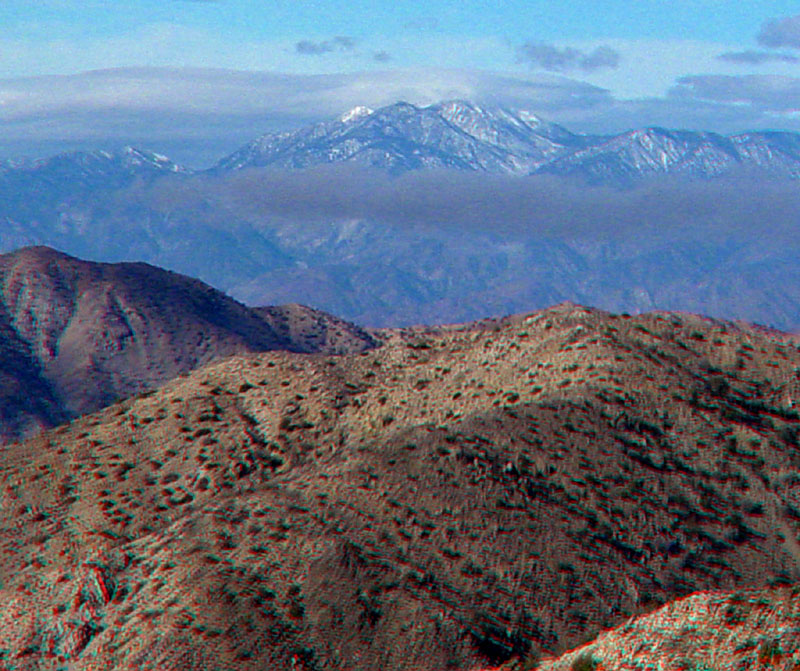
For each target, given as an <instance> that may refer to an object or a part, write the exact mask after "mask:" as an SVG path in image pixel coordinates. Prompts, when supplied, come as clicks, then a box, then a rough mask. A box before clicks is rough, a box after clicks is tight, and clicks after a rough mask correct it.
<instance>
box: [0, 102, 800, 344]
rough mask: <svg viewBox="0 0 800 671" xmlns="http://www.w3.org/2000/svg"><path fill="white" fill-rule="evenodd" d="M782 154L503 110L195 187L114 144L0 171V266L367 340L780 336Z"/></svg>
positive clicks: (358, 120) (308, 131) (332, 131)
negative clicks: (196, 290)
mask: <svg viewBox="0 0 800 671" xmlns="http://www.w3.org/2000/svg"><path fill="white" fill-rule="evenodd" d="M797 137H798V136H797V135H795V134H792V133H744V134H739V135H736V136H721V135H718V134H714V133H703V132H695V133H689V132H679V131H672V130H668V129H659V128H650V129H642V130H637V131H631V132H629V133H623V134H619V135H615V136H592V135H583V134H576V133H572V132H570V131H568V130H567V129H565V128H563V127H561V126H558V125H556V124H553V123H550V122H546V121H544V120H542V119H540V118H538V117H536V116H535V115H532V114H529V113H527V112H521V111H519V110H511V109H504V108H491V107H480V106H477V105H474V104H470V103H467V102H450V103H442V104H438V105H434V106H430V107H415V106H413V105H408V104H396V105H391V106H388V107H385V108H381V109H378V110H375V111H374V112H372V113H367V111H365V110H355V111H354V112H352V113H350V114H349V115H344V116H343V117H342V118H341V119H339V120H332V121H328V122H323V123H320V124H317V125H314V126H310V127H307V128H304V129H301V130H298V131H293V132H287V133H275V134H268V135H266V136H263V137H261V138H259V139H257V140H255V141H254V142H252V143H250V144H249V145H247V146H245V147H243V148H242V149H241V150H239V151H238V152H234V153H233V154H231V155H230V156H228V157H226V158H224V159H222V160H221V161H219V162H218V164H217V165H216V166H214V167H213V168H212V169H210V170H205V171H190V170H187V169H185V168H182V167H181V166H178V165H176V164H175V163H173V162H171V161H170V160H169V159H167V158H166V157H163V156H161V155H159V154H153V153H149V152H144V151H137V150H134V149H130V148H128V149H125V150H122V151H120V152H116V153H109V152H84V153H81V152H77V153H72V154H64V155H60V156H56V157H53V158H50V159H42V160H38V161H28V162H22V163H9V164H8V165H6V166H5V168H4V169H3V170H2V171H0V195H2V199H0V218H2V220H3V222H4V223H3V226H2V229H0V250H3V251H12V250H14V249H17V248H20V247H23V246H28V245H47V246H51V247H54V248H56V249H59V250H62V251H64V252H66V253H69V254H72V255H75V256H79V257H81V258H86V259H91V260H94V261H123V260H137V261H146V262H148V263H151V264H154V265H158V266H161V267H164V268H168V269H170V270H173V271H176V272H180V273H184V274H187V275H190V276H192V277H197V278H199V279H201V280H203V281H204V282H207V283H208V284H210V285H212V286H214V287H215V288H217V289H220V290H222V291H225V292H226V293H228V294H229V295H231V296H233V297H234V298H236V299H238V300H240V301H242V302H244V303H246V304H248V305H270V304H272V305H274V304H282V303H298V302H299V303H303V304H306V305H312V306H314V307H316V308H318V309H322V310H325V311H327V312H330V313H332V314H336V315H337V316H339V317H342V318H345V319H349V320H353V321H356V322H357V323H359V324H361V325H369V326H397V325H412V324H418V323H429V324H435V323H442V322H458V321H469V320H474V319H479V318H483V317H485V316H502V315H504V314H509V313H514V312H522V311H525V310H531V309H538V308H544V307H547V306H549V305H553V304H555V303H558V302H561V301H564V300H572V301H575V302H578V303H581V304H588V305H595V306H598V307H601V308H604V309H609V310H616V311H628V312H641V311H647V310H654V309H668V310H684V311H691V312H700V313H703V314H712V315H715V316H720V317H726V318H730V319H745V320H748V321H756V322H760V323H766V324H770V325H773V326H776V327H779V328H783V329H790V330H792V329H796V328H798V327H799V326H800V278H798V275H797V271H796V264H795V262H794V261H795V258H796V256H797V253H798V243H797V236H796V235H795V234H794V231H795V217H794V212H796V210H797V207H798V206H800V203H798V196H797V189H796V182H795V181H794V178H795V177H796V174H797V173H798V171H800V168H799V167H798V166H800V159H798V156H800V154H798V150H797V146H798V140H797ZM559 166H561V167H559ZM764 228H765V229H766V230H767V231H768V234H766V235H764V234H762V233H761V231H762V229H764ZM219 250H223V251H222V253H220V251H219Z"/></svg>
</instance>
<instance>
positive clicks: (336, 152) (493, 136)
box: [212, 100, 800, 183]
mask: <svg viewBox="0 0 800 671" xmlns="http://www.w3.org/2000/svg"><path fill="white" fill-rule="evenodd" d="M341 162H349V163H356V164H360V165H364V166H370V167H375V168H380V169H383V170H388V171H389V172H390V173H392V174H399V173H402V172H407V171H409V170H419V169H431V168H436V169H441V168H447V169H454V170H466V171H475V172H487V173H494V174H507V175H529V174H533V173H549V174H557V175H565V176H571V177H578V178H580V179H582V180H588V181H595V182H598V181H599V182H611V183H629V182H631V180H639V179H642V178H648V177H654V176H656V175H664V174H677V175H687V176H692V177H714V176H718V175H724V174H729V173H731V172H733V171H734V170H740V169H745V170H752V169H755V170H759V171H762V172H767V173H769V174H773V175H783V176H789V177H800V135H797V134H794V133H763V132H762V133H747V134H741V135H737V136H730V137H727V136H724V135H720V134H717V133H712V132H704V131H683V130H670V129H665V128H658V127H649V128H642V129H634V130H630V131H626V132H624V133H619V134H616V135H605V136H595V135H586V134H579V133H572V132H570V131H569V130H567V129H566V128H564V127H562V126H559V125H557V124H555V123H551V122H549V121H546V120H545V119H542V118H541V117H539V116H538V115H536V114H534V113H533V112H531V111H529V110H516V109H511V108H506V107H501V106H498V105H489V104H480V105H479V104H476V103H473V102H470V101H466V100H447V101H443V102H438V103H434V104H431V105H427V106H416V105H413V104H410V103H407V102H397V103H394V104H392V105H388V106H386V107H381V108H379V109H376V110H372V109H370V108H368V107H365V106H363V105H359V106H358V107H354V108H353V109H351V110H350V111H349V112H347V113H345V114H343V115H342V116H340V117H339V118H337V119H334V120H332V121H327V122H321V123H318V124H315V125H313V126H309V127H307V128H303V129H300V130H297V131H294V132H289V133H271V134H267V135H264V136H262V137H260V138H258V139H257V140H255V141H253V142H251V143H250V144H248V145H246V146H245V147H243V148H242V149H240V150H239V151H237V152H235V153H234V154H232V155H230V156H228V157H227V158H225V159H223V160H222V161H220V162H219V163H218V164H217V165H216V166H215V167H214V168H213V169H212V170H213V171H214V172H220V171H227V170H239V169H242V168H248V167H258V166H272V167H276V168H284V169H292V170H293V169H302V168H308V167H311V166H315V165H322V164H326V163H341Z"/></svg>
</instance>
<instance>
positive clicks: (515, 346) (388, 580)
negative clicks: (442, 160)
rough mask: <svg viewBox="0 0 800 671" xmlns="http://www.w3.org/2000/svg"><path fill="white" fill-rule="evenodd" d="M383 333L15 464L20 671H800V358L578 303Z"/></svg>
mask: <svg viewBox="0 0 800 671" xmlns="http://www.w3.org/2000/svg"><path fill="white" fill-rule="evenodd" d="M377 335H378V336H379V337H380V339H381V341H382V343H383V344H382V345H381V346H380V347H379V348H377V349H372V350H367V351H364V352H361V353H358V354H351V355H346V356H332V355H323V354H311V355H308V354H293V353H286V352H266V353H259V354H246V355H241V356H234V357H230V358H226V359H224V360H221V361H218V362H216V363H212V364H211V365H209V366H207V367H205V368H202V369H200V370H196V371H194V372H191V373H189V374H188V375H186V376H184V377H179V378H176V379H174V380H172V381H170V382H168V383H167V384H165V385H164V386H162V387H161V388H159V389H158V390H156V391H154V392H152V393H148V394H145V395H142V396H140V397H138V398H132V399H129V400H127V401H123V402H121V403H117V404H114V405H112V406H110V407H108V408H105V409H104V410H101V411H100V412H98V413H95V414H92V415H87V416H84V417H81V418H78V419H76V420H74V421H73V422H72V423H70V424H68V425H64V426H62V427H59V428H56V429H54V430H51V431H48V432H46V433H44V434H42V435H40V436H38V437H35V438H33V439H31V440H28V441H26V442H23V443H16V444H13V445H10V446H8V447H6V448H5V452H4V455H3V467H2V470H1V471H0V506H2V510H3V511H4V515H3V516H2V517H0V549H1V550H2V551H0V585H2V588H1V589H0V603H2V604H3V608H2V609H0V647H1V648H2V649H0V668H9V669H31V670H33V669H37V670H38V669H71V670H73V669H74V670H79V669H80V670H83V669H86V670H88V669H92V670H93V671H94V670H97V669H109V670H111V669H131V670H133V669H137V670H138V669H159V670H175V671H177V670H192V671H194V670H198V671H199V670H201V669H202V670H206V669H208V670H212V671H213V670H215V669H242V670H246V669H283V668H287V669H291V668H294V669H306V670H312V669H320V670H321V669H348V670H351V669H352V670H354V671H355V670H364V669H369V670H371V669H375V670H378V669H381V670H395V669H397V670H399V669H409V670H410V669H414V670H428V669H430V670H431V671H433V670H437V671H438V670H444V669H460V670H464V671H467V670H474V669H479V668H488V667H499V666H501V665H505V666H506V667H507V668H511V667H512V666H515V667H516V668H528V669H530V668H533V667H534V666H535V663H536V660H537V658H539V657H540V656H542V657H544V658H545V660H544V661H543V662H542V668H545V669H547V668H553V669H572V671H575V670H576V669H579V668H580V667H578V666H576V665H577V664H579V663H580V664H584V663H585V664H589V665H591V666H595V667H596V668H600V667H599V666H597V665H596V664H594V662H593V660H592V659H587V658H581V659H578V657H579V656H580V655H584V654H590V655H593V656H594V658H595V661H597V662H602V665H603V666H602V668H605V669H629V668H631V669H632V668H648V667H646V666H636V664H639V662H638V661H631V660H644V661H646V660H648V659H650V660H654V661H653V663H654V664H655V663H656V661H658V660H660V662H661V666H650V667H649V668H664V669H667V668H669V669H673V668H675V669H677V668H687V669H689V668H692V669H694V668H705V667H701V666H698V665H695V666H691V664H695V662H697V663H698V664H699V662H700V661H703V663H705V664H706V665H707V668H712V669H717V668H724V669H726V670H727V669H734V668H736V669H739V668H741V669H745V668H747V669H750V668H762V667H758V666H754V665H753V664H754V662H753V661H752V660H753V659H754V658H755V659H756V662H755V663H757V664H761V663H762V662H763V663H766V662H767V661H769V662H770V663H773V662H774V664H773V666H771V667H763V668H779V669H788V668H794V667H792V666H790V661H789V660H794V659H795V658H794V657H793V656H792V653H793V652H794V649H795V647H796V643H795V641H796V634H795V633H794V629H793V626H794V625H791V626H789V625H788V624H787V625H786V626H784V624H781V623H790V622H791V620H792V618H793V617H794V613H795V612H796V603H797V600H796V597H795V596H794V595H795V591H794V588H793V586H794V585H796V584H797V582H798V577H799V575H800V564H799V562H800V545H798V540H797V539H798V534H799V533H800V477H798V475H797V469H798V465H800V455H799V454H798V428H800V418H799V417H798V414H797V411H796V409H795V407H794V405H795V403H796V401H797V399H798V396H800V379H798V371H800V352H799V351H798V349H797V347H796V346H795V344H794V343H792V342H790V341H789V339H788V338H784V336H783V335H782V334H780V333H777V332H770V331H765V330H761V329H756V328H751V327H747V326H743V325H736V324H732V323H726V322H718V321H713V320H709V319H704V318H700V317H694V316H689V315H676V314H651V315H643V316H637V317H629V316H624V315H623V316H616V315H610V314H608V313H603V312H599V311H596V310H591V309H586V308H582V307H580V306H575V305H569V304H567V305H561V306H557V307H555V308H552V309H549V310H545V311H542V312H539V313H534V314H531V315H524V316H517V317H512V318H508V319H505V320H499V321H498V320H487V321H484V322H480V323H477V324H470V325H465V326H454V327H442V328H438V329H403V330H395V331H383V332H380V333H379V334H377ZM700 590H702V591H704V592H707V593H706V594H705V595H701V596H698V597H693V598H692V599H693V600H692V599H690V600H689V601H679V602H676V603H672V602H673V601H675V600H676V599H681V598H683V597H686V596H687V595H690V594H692V593H695V592H697V591H700ZM753 590H761V591H760V592H755V591H753ZM759 599H762V600H765V604H761V602H760V601H759ZM665 604H666V606H665ZM731 607H733V610H731V614H730V615H728V611H729V610H730V608H731ZM736 608H738V609H739V610H738V611H737V610H736ZM659 609H661V610H659ZM770 613H774V614H775V616H774V617H772V616H769V614H770ZM647 614H651V615H649V618H650V619H640V620H631V618H632V617H635V616H638V615H647ZM778 615H780V618H778ZM725 618H728V619H729V620H730V627H729V631H733V632H742V633H743V635H742V637H741V643H739V642H738V640H739V639H732V638H725V637H724V636H723V630H722V629H720V626H721V625H719V622H721V621H722V620H724V619H725ZM759 618H760V619H759ZM776 622H777V623H779V625H775V623H776ZM682 623H683V624H682ZM689 625H691V626H689ZM619 627H621V628H619ZM736 627H738V629H737V628H736ZM615 628H616V629H615ZM609 630H610V632H609V633H606V634H602V635H600V637H599V638H597V636H598V633H600V632H607V631H609ZM646 632H652V636H651V635H650V634H648V633H646ZM710 632H717V633H718V635H717V634H714V635H712V633H710ZM745 632H746V636H745V635H744V633H745ZM636 636H638V639H635V637H636ZM715 636H716V637H715ZM648 637H650V638H648ZM659 637H662V638H663V640H664V641H665V642H664V643H663V645H662V644H659V643H658V641H659V640H661V639H660V638H659ZM750 639H752V641H751V642H750V643H747V645H745V644H744V641H745V640H747V641H750ZM634 640H636V641H637V642H636V643H635V644H634ZM670 641H672V642H670ZM674 641H679V644H678V643H674ZM587 642H591V643H590V647H589V648H582V649H581V650H580V651H577V652H572V653H569V654H570V655H571V656H567V657H563V658H561V659H560V660H556V658H557V657H558V656H559V655H561V654H562V653H565V652H567V651H569V650H572V649H574V648H576V646H581V645H583V644H585V643H587ZM770 646H772V647H770ZM673 647H674V648H675V651H674V654H673V652H672V649H673ZM754 656H755V657H754ZM673 660H685V661H686V664H688V666H678V665H676V666H673V665H672V664H673ZM714 660H716V661H714ZM759 660H760V661H759ZM680 663H681V664H683V661H681V662H680ZM791 663H792V664H793V663H794V661H792V662H791ZM676 664H677V662H676ZM715 664H718V665H717V666H715ZM591 666H589V667H586V666H584V667H583V668H591Z"/></svg>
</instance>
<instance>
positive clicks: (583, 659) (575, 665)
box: [570, 652, 597, 671]
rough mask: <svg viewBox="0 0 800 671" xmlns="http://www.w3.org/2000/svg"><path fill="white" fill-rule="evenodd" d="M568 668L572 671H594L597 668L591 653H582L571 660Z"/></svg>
mask: <svg viewBox="0 0 800 671" xmlns="http://www.w3.org/2000/svg"><path fill="white" fill-rule="evenodd" d="M570 668H571V669H572V671H594V670H595V669H596V668H597V662H596V661H595V659H594V657H592V654H591V653H589V652H584V653H583V654H581V655H579V656H578V657H576V658H575V659H574V660H573V662H572V666H571V667H570Z"/></svg>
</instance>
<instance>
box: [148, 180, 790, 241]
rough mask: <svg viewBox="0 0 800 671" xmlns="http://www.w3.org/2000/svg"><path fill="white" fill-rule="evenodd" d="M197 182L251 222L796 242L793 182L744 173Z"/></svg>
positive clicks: (173, 190) (170, 191)
mask: <svg viewBox="0 0 800 671" xmlns="http://www.w3.org/2000/svg"><path fill="white" fill-rule="evenodd" d="M197 179H198V182H197V184H199V185H200V187H199V188H193V189H192V190H191V193H192V194H197V193H204V194H213V195H212V196H211V200H210V201H209V202H214V203H217V204H218V205H221V206H222V210H223V211H229V212H237V213H240V214H242V213H244V214H245V215H246V216H247V217H248V218H249V219H251V221H258V220H264V221H273V220H284V221H290V222H298V221H302V222H304V224H305V223H307V224H309V225H312V224H313V223H314V222H318V223H327V222H331V221H357V220H363V221H370V222H375V223H381V224H388V225H391V226H401V227H406V226H428V227H436V228H442V227H444V228H449V229H457V230H470V231H473V232H476V231H477V232H483V233H486V234H492V235H494V234H497V235H509V236H512V237H517V236H519V235H522V236H523V237H525V238H540V237H550V238H558V239H567V240H578V239H581V240H585V241H590V240H592V239H594V238H609V237H616V238H618V239H619V240H620V241H621V242H624V243H625V244H627V242H625V241H631V240H640V241H641V240H643V239H646V238H648V237H650V238H652V239H654V240H655V239H658V240H666V239H670V238H676V239H677V238H680V239H689V238H692V237H697V238H698V239H700V240H705V241H708V240H709V236H712V237H714V236H730V235H734V236H739V237H748V236H753V235H756V236H757V237H758V238H764V237H765V236H767V238H769V239H770V240H772V241H773V242H775V243H776V244H786V243H787V242H791V243H792V244H793V245H797V237H796V228H797V212H798V211H800V190H798V189H797V184H796V182H791V181H788V180H787V181H779V180H778V181H776V180H768V181H764V180H763V179H759V178H756V177H753V176H752V175H746V174H742V175H739V176H732V177H729V178H722V179H716V180H708V181H692V180H688V181H687V180H683V179H659V180H657V181H653V182H650V183H643V184H642V185H640V186H638V187H636V188H634V189H630V190H624V191H620V190H618V189H614V188H610V187H586V186H584V185H580V184H577V183H575V182H571V181H569V180H566V179H562V178H557V177H550V176H532V177H525V178H519V177H516V178H515V177H504V176H487V175H483V174H470V173H460V172H426V173H406V174H405V175H403V176H401V177H399V178H390V177H387V176H386V175H385V174H383V173H381V172H377V171H373V170H368V169H363V168H358V167H355V166H349V165H336V166H325V167H323V168H317V169H312V170H306V171H303V172H299V173H298V172H288V173H287V172H276V171H272V170H264V169H254V170H250V171H246V172H243V173H239V174H236V175H233V176H231V177H228V178H226V179H223V180H213V179H206V178H197ZM155 188H156V189H161V190H162V193H161V195H160V196H159V198H160V200H161V201H162V202H172V201H173V199H176V198H177V199H180V198H182V197H183V196H181V195H180V194H181V193H182V192H183V191H182V190H183V189H185V188H186V187H185V185H183V184H182V183H171V182H164V183H161V184H160V185H157V186H156V187H155ZM756 222H757V224H756ZM642 236H644V237H642ZM714 239H717V240H719V239H721V238H714ZM637 244H638V243H637Z"/></svg>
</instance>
